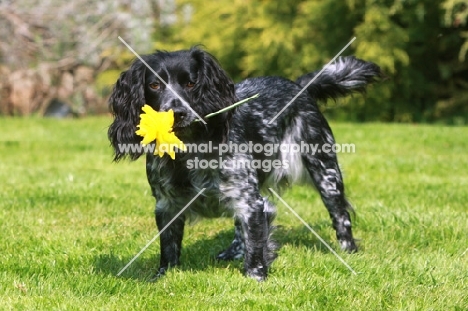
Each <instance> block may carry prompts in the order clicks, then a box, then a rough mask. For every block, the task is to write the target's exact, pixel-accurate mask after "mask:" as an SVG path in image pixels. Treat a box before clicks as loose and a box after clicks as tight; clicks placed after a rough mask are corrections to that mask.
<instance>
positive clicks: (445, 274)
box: [0, 117, 468, 310]
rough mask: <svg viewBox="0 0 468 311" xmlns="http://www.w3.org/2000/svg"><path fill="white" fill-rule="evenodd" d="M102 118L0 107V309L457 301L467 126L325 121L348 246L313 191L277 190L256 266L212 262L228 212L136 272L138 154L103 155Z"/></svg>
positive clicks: (146, 204) (465, 291) (465, 270)
mask: <svg viewBox="0 0 468 311" xmlns="http://www.w3.org/2000/svg"><path fill="white" fill-rule="evenodd" d="M109 123H110V119H109V118H107V117H100V118H88V119H79V120H44V119H36V118H31V119H14V118H13V119H8V118H3V119H0V131H1V133H2V134H1V137H0V185H1V187H2V189H1V200H0V230H1V231H0V232H1V236H2V238H1V239H0V250H1V252H0V310H187V309H193V310H203V309H208V310H276V309H279V310H288V309H291V310H293V309H297V310H466V308H467V306H468V214H467V211H468V205H467V202H468V128H467V127H437V126H425V125H385V124H364V125H362V124H345V123H338V124H332V127H333V129H334V132H335V135H336V138H337V141H338V142H339V143H354V144H355V146H356V152H355V153H353V154H340V155H339V159H340V164H341V166H342V168H343V171H344V175H345V183H346V186H347V193H348V197H349V198H350V200H351V201H352V203H353V205H354V206H355V210H356V217H355V220H354V232H355V236H356V237H357V238H359V239H360V242H359V243H360V247H361V248H360V249H361V251H360V252H359V253H357V254H352V255H348V254H345V253H343V252H341V251H338V249H339V247H338V244H337V242H336V240H335V237H334V231H333V229H332V228H331V225H330V220H329V217H328V214H327V212H326V210H325V208H324V206H323V205H322V203H321V201H320V198H319V196H318V194H317V193H316V192H315V191H313V190H311V189H309V188H306V187H294V188H293V189H291V190H289V191H287V192H286V193H285V194H284V196H283V197H284V200H285V201H286V202H287V203H288V204H289V205H290V206H291V207H293V208H294V210H295V211H297V213H298V214H299V215H301V216H302V217H303V218H304V219H305V220H306V221H307V222H308V223H309V224H310V226H311V227H312V228H313V229H314V230H315V231H316V232H317V233H318V234H319V235H320V236H321V237H322V238H323V239H324V240H325V241H327V243H329V244H330V245H331V246H332V247H333V248H334V249H336V250H337V251H338V253H339V254H340V256H341V257H342V258H343V259H344V260H345V261H346V262H347V263H348V264H349V265H350V266H351V267H352V268H353V269H354V270H355V271H356V272H357V273H358V274H357V275H353V274H352V273H351V272H350V271H349V270H348V269H347V268H346V267H345V266H344V265H343V264H342V263H341V262H340V261H339V260H338V259H337V258H336V257H335V256H334V255H333V254H332V253H331V252H330V251H329V250H328V249H327V248H325V247H323V246H322V245H321V243H320V242H319V241H318V240H317V238H315V236H314V235H313V234H312V233H310V232H309V231H308V230H307V228H305V227H304V226H303V225H302V224H301V223H300V222H299V220H298V219H297V218H295V216H294V215H293V214H292V213H291V212H290V211H289V210H288V209H287V208H286V207H285V206H283V205H281V203H278V216H277V219H276V224H277V225H279V228H278V230H277V233H276V236H277V239H278V240H279V241H280V242H281V244H282V248H281V250H280V253H279V258H278V259H277V260H276V261H275V262H274V264H273V266H272V269H271V271H270V276H269V279H268V280H267V281H266V282H263V283H257V282H256V281H254V280H251V279H248V278H245V277H244V276H243V275H242V272H241V268H242V263H241V262H231V263H226V262H217V261H216V260H215V259H214V257H215V255H216V254H217V253H218V252H219V251H220V250H222V249H223V247H225V246H227V245H228V244H229V243H230V241H231V238H232V235H233V228H232V220H231V219H214V220H202V221H200V222H197V223H195V224H193V225H191V226H188V227H187V230H186V232H185V239H184V250H183V252H182V265H181V266H180V267H179V268H178V269H174V270H172V271H171V272H170V273H168V275H167V276H166V277H165V278H163V279H161V280H159V281H157V282H155V283H150V282H148V279H149V278H150V277H151V276H152V274H153V273H154V271H155V268H156V267H157V263H158V259H159V254H158V253H159V242H158V241H156V242H155V243H153V244H152V245H151V247H149V248H148V249H147V250H146V251H145V252H144V253H143V254H142V255H141V256H140V257H139V258H138V259H137V260H136V261H135V262H134V263H133V264H132V265H131V266H130V268H129V269H128V270H127V271H125V272H124V273H123V274H122V276H120V277H117V276H116V274H117V273H118V272H119V270H120V269H121V268H122V267H124V266H125V265H126V264H127V263H128V262H129V261H130V260H131V259H132V258H133V256H134V255H135V254H137V253H138V251H139V250H140V249H141V248H142V247H143V246H144V245H145V244H146V243H147V242H148V241H149V240H150V239H151V238H152V237H153V236H155V235H156V233H157V231H156V228H155V224H154V218H153V206H154V200H153V198H152V197H151V194H150V191H149V186H148V185H147V182H146V176H145V167H144V161H143V160H138V161H136V162H133V163H129V162H122V163H118V164H114V163H112V162H111V150H110V147H109V144H108V142H107V138H106V130H107V126H108V124H109Z"/></svg>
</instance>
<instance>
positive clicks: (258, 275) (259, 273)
mask: <svg viewBox="0 0 468 311" xmlns="http://www.w3.org/2000/svg"><path fill="white" fill-rule="evenodd" d="M245 275H246V276H248V277H251V278H252V279H254V280H257V281H258V282H263V281H265V280H266V278H267V272H266V269H265V268H264V267H259V268H250V269H248V270H247V271H246V272H245Z"/></svg>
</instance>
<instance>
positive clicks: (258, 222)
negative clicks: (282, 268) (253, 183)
mask: <svg viewBox="0 0 468 311" xmlns="http://www.w3.org/2000/svg"><path fill="white" fill-rule="evenodd" d="M256 201H257V202H256V203H255V205H254V206H250V209H251V211H250V212H248V213H246V214H245V215H243V217H242V218H241V223H242V228H243V231H244V238H245V257H244V270H245V274H246V275H247V276H249V277H252V278H254V279H256V280H257V281H263V280H265V279H266V277H267V275H268V262H267V258H266V252H265V250H266V247H267V241H268V235H269V234H268V232H269V228H268V227H269V225H268V222H267V217H266V215H265V213H264V212H263V204H259V203H260V202H261V203H263V200H260V202H259V200H256Z"/></svg>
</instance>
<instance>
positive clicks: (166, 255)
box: [156, 206, 185, 277]
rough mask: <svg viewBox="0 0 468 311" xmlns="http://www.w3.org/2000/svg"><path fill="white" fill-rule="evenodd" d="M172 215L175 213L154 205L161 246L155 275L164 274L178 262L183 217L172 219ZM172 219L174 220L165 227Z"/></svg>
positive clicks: (182, 232) (183, 223)
mask: <svg viewBox="0 0 468 311" xmlns="http://www.w3.org/2000/svg"><path fill="white" fill-rule="evenodd" d="M174 216H175V213H170V212H168V211H165V210H160V209H158V206H156V225H157V226H158V230H159V232H160V236H159V240H160V243H159V244H160V248H161V253H160V254H161V255H160V256H161V260H160V264H159V269H158V273H157V275H156V277H159V276H162V275H164V274H165V273H166V271H167V269H169V267H173V266H176V265H178V264H179V263H180V251H181V248H182V238H183V236H184V225H185V218H184V216H183V215H181V216H179V217H178V218H176V219H174ZM173 219H174V221H173V222H172V223H171V224H170V225H169V226H168V227H167V228H165V227H166V226H167V225H168V223H169V222H170V221H171V220H173ZM164 228H165V229H164Z"/></svg>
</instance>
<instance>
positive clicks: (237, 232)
mask: <svg viewBox="0 0 468 311" xmlns="http://www.w3.org/2000/svg"><path fill="white" fill-rule="evenodd" d="M244 253H245V243H244V233H243V232H242V225H241V223H240V221H239V220H238V219H236V220H235V221H234V240H233V241H232V243H231V245H230V246H229V247H228V248H227V249H226V250H224V251H222V252H221V253H219V254H218V256H217V257H216V258H217V259H219V260H235V259H242V258H244Z"/></svg>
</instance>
